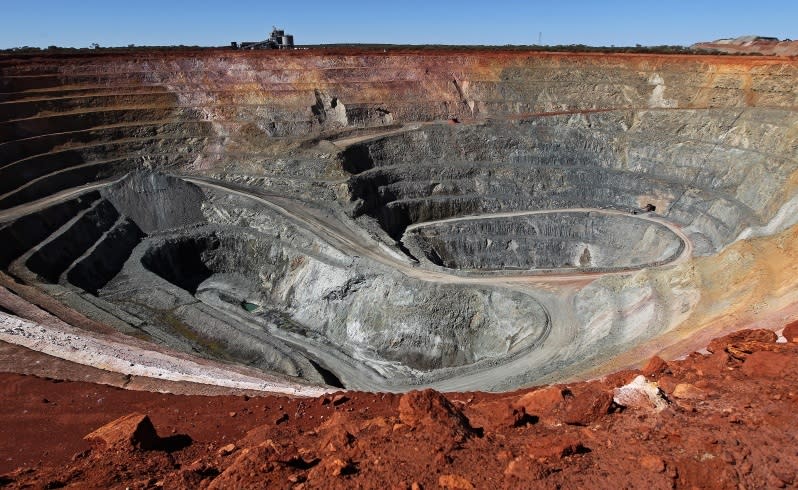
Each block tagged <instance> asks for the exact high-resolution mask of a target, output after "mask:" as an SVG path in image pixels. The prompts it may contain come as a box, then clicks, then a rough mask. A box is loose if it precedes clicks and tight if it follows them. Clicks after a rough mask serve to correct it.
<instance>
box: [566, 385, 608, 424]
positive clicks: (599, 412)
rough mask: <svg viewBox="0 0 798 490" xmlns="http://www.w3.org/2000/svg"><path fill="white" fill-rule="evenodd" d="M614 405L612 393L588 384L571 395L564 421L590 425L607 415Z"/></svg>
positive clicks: (567, 402)
mask: <svg viewBox="0 0 798 490" xmlns="http://www.w3.org/2000/svg"><path fill="white" fill-rule="evenodd" d="M611 406H612V395H611V394H610V393H608V392H606V391H602V390H600V389H597V388H596V387H594V386H592V385H590V384H588V385H586V386H584V387H583V388H582V389H581V390H580V391H579V392H578V393H574V394H573V396H571V397H569V399H568V400H567V401H566V404H565V410H564V411H563V416H562V421H563V422H565V423H566V424H569V425H590V424H592V423H594V422H596V421H597V420H598V419H600V418H601V417H604V416H605V415H607V413H608V412H609V411H610V407H611Z"/></svg>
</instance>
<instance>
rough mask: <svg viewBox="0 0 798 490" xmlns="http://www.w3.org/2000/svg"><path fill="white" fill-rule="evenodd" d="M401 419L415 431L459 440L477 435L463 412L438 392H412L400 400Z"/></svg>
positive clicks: (429, 390)
mask: <svg viewBox="0 0 798 490" xmlns="http://www.w3.org/2000/svg"><path fill="white" fill-rule="evenodd" d="M399 419H400V420H401V421H402V422H403V423H404V424H406V425H408V426H409V427H412V428H414V429H423V430H429V431H431V433H432V434H435V433H441V432H445V433H447V434H448V435H450V436H455V437H457V438H467V437H469V436H471V435H473V434H474V433H475V431H474V429H473V428H472V427H471V424H470V423H469V421H468V418H466V416H465V415H463V412H461V411H460V410H458V409H457V408H455V406H454V405H452V403H451V402H449V400H448V399H447V398H446V397H445V396H443V395H442V394H440V393H438V392H437V391H434V390H431V389H427V390H424V391H411V392H409V393H406V394H404V395H403V396H402V398H401V399H400V400H399Z"/></svg>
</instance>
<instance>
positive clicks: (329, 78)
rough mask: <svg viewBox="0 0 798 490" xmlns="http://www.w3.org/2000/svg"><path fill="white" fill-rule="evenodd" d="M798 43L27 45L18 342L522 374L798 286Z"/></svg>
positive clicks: (194, 360)
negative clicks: (692, 46)
mask: <svg viewBox="0 0 798 490" xmlns="http://www.w3.org/2000/svg"><path fill="white" fill-rule="evenodd" d="M797 86H798V62H796V61H795V60H794V59H791V58H766V57H737V56H698V55H653V54H591V53H539V52H527V51H520V50H518V51H509V50H508V51H501V50H494V51H481V50H448V51H447V50H415V51H414V50H409V49H408V50H391V51H388V52H382V50H380V51H368V50H356V49H351V50H345V49H342V50H337V51H323V50H318V51H317V50H308V51H277V50H275V51H232V50H198V51H180V50H170V51H131V52H129V53H105V54H104V53H93V54H79V55H77V54H76V55H41V54H40V55H31V56H22V55H8V56H5V57H3V58H0V243H2V247H0V269H2V273H0V340H1V341H3V342H5V343H8V344H16V345H19V346H22V347H25V348H28V349H33V350H36V351H40V352H43V353H46V354H49V355H51V356H55V357H59V358H62V359H66V360H68V361H72V362H75V363H79V364H83V365H88V366H93V367H97V368H101V369H104V370H107V371H113V372H117V373H123V374H128V375H133V376H139V377H150V378H153V379H155V380H168V381H190V382H197V383H204V384H209V385H220V386H226V387H233V388H243V389H257V390H265V391H272V392H284V393H295V394H311V395H312V394H319V393H322V392H325V391H327V390H330V389H335V388H346V389H350V390H365V391H397V392H399V391H407V390H410V389H414V388H419V387H432V388H435V389H438V390H443V391H464V390H487V391H506V390H511V389H515V388H519V387H524V386H530V385H533V384H542V383H551V382H561V381H564V380H573V379H586V378H591V377H595V376H598V375H601V374H605V373H608V372H612V371H613V370H616V369H619V368H623V367H628V366H635V365H639V364H640V363H641V362H643V361H644V360H646V359H648V358H649V357H651V356H652V355H653V354H660V355H662V356H670V357H669V358H671V359H672V358H675V357H678V356H680V355H683V354H685V353H689V352H691V351H693V350H695V349H698V348H701V347H703V346H705V345H707V343H708V341H709V340H710V339H711V338H713V337H716V336H719V335H722V334H725V333H728V332H730V331H733V330H735V329H738V328H741V327H744V326H746V327H751V326H760V327H766V328H771V329H777V328H779V327H780V326H781V325H783V324H784V323H785V322H787V321H789V320H791V319H794V318H795V317H796V310H795V308H794V306H793V305H795V304H798V297H797V296H798V287H796V286H798V271H797V270H796V269H798V260H796V256H798V236H796V235H798V226H796V223H798V91H796V87H797Z"/></svg>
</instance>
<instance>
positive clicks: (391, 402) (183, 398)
mask: <svg viewBox="0 0 798 490" xmlns="http://www.w3.org/2000/svg"><path fill="white" fill-rule="evenodd" d="M783 334H784V336H785V337H786V338H787V339H788V340H790V342H788V343H784V342H783V340H782V342H778V341H777V336H776V334H774V333H773V332H771V331H768V330H746V331H741V332H738V333H735V334H732V335H729V336H727V337H724V338H721V339H717V340H715V341H713V342H712V343H711V344H710V346H709V347H708V350H709V351H711V354H709V355H701V354H698V353H696V354H692V355H690V356H688V357H687V358H686V359H684V360H680V361H672V362H665V361H663V360H661V359H659V358H654V359H652V360H651V361H650V362H649V363H648V364H647V365H646V366H645V367H644V368H643V369H642V370H639V371H624V372H621V373H617V374H615V375H612V376H609V377H606V378H603V379H601V380H596V381H592V382H586V383H576V384H571V385H557V386H553V387H548V388H542V389H533V390H525V391H519V392H515V393H510V394H484V393H458V394H448V395H441V394H439V393H437V392H434V391H424V392H412V393H409V394H406V395H393V394H373V393H345V394H337V395H330V396H328V397H325V398H320V399H291V398H285V397H253V398H249V397H244V396H215V397H209V396H197V395H171V394H158V393H149V392H136V391H126V390H123V389H119V388H114V387H110V386H104V385H96V384H90V383H83V382H66V381H65V382H60V381H56V380H52V379H44V378H38V377H35V376H24V375H18V374H2V375H0V379H1V380H2V385H1V386H2V388H1V389H2V395H1V396H2V397H1V398H0V399H1V400H2V410H0V426H1V427H3V431H2V433H1V434H2V435H0V455H2V459H1V460H0V475H2V476H0V485H3V486H7V487H9V488H60V487H73V488H128V487H129V488H159V487H163V488H403V489H404V488H408V489H416V488H452V489H466V488H494V487H496V488H529V487H534V488H549V487H551V488H554V487H558V488H610V487H611V488H629V487H636V488H639V487H648V488H737V487H740V488H743V487H744V488H766V487H767V488H784V487H795V486H796V485H798V474H797V471H798V449H797V448H798V441H796V439H797V438H798V430H796V426H797V425H798V384H797V383H798V343H796V341H798V323H796V324H792V325H789V326H787V327H786V328H785V329H784V332H783ZM640 374H643V375H645V376H647V380H648V381H654V382H656V383H657V384H658V386H659V388H660V389H661V390H662V392H663V393H664V396H663V397H662V398H664V400H665V401H663V404H664V405H663V406H664V409H663V410H661V411H659V412H657V411H656V410H655V409H654V408H653V405H652V404H651V402H650V401H648V399H646V398H645V397H644V396H638V397H637V398H636V399H635V398H634V397H631V398H629V397H627V398H625V399H624V400H625V401H624V403H625V404H626V406H625V407H623V406H619V404H618V403H615V402H613V392H614V391H613V390H614V389H615V388H617V387H620V386H622V385H624V384H626V383H628V382H630V381H631V380H632V379H634V378H635V377H636V376H638V375H640ZM615 398H616V400H617V399H619V397H618V396H617V395H616V396H615ZM662 398H661V399H660V400H662ZM120 418H121V420H118V419H120ZM98 429H99V430H98ZM95 431H96V432H95ZM156 431H157V435H156V434H155V432H156ZM90 433H94V434H93V435H92V436H91V437H90V439H91V441H87V440H84V437H85V436H87V435H89V434H90Z"/></svg>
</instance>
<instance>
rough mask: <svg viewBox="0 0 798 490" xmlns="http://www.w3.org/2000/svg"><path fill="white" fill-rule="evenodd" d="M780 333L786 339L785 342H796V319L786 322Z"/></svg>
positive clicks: (797, 334)
mask: <svg viewBox="0 0 798 490" xmlns="http://www.w3.org/2000/svg"><path fill="white" fill-rule="evenodd" d="M781 334H782V335H783V336H784V338H785V339H787V342H792V343H794V344H798V321H795V322H792V323H789V324H787V326H786V327H784V331H783V332H782V333H781Z"/></svg>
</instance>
